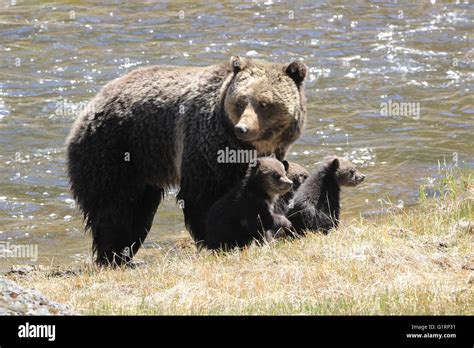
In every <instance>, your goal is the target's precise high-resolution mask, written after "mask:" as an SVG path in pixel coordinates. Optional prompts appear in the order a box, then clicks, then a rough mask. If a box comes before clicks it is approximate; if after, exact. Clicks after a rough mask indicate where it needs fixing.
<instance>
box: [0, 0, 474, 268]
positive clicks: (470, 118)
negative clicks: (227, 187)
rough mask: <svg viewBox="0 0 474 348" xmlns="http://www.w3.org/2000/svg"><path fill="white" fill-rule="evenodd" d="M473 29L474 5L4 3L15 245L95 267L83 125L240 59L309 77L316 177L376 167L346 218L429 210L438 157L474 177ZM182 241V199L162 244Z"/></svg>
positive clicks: (49, 259) (6, 235)
mask: <svg viewBox="0 0 474 348" xmlns="http://www.w3.org/2000/svg"><path fill="white" fill-rule="evenodd" d="M473 20H474V5H473V4H469V2H468V1H464V0H460V1H451V2H442V3H439V2H438V1H434V0H432V1H425V0H422V1H416V2H413V3H408V2H407V3H405V2H402V1H400V3H397V1H390V2H389V1H351V2H347V3H345V2H342V1H298V2H278V1H271V0H267V1H253V2H237V1H229V2H225V3H221V4H217V3H213V2H211V1H203V2H197V1H179V2H177V3H171V2H170V3H154V2H152V1H144V2H143V1H142V2H139V1H110V2H108V5H106V6H105V5H104V4H101V3H100V2H98V1H97V2H95V1H86V2H83V1H81V2H79V1H62V2H48V3H42V2H40V1H21V0H16V1H15V0H10V1H0V163H1V165H0V247H2V245H4V244H5V243H6V242H9V243H11V244H35V245H38V248H39V261H38V262H40V263H48V264H49V263H58V262H59V263H62V262H72V261H77V260H81V259H83V258H87V257H89V247H90V242H91V241H90V238H89V237H85V236H84V234H83V233H82V219H81V216H80V215H79V213H78V211H77V209H76V208H75V206H74V203H73V201H72V199H71V195H70V193H69V188H68V179H67V177H66V173H65V148H64V140H65V137H66V135H67V134H68V131H69V128H70V126H71V124H72V122H73V120H74V118H75V117H76V115H77V113H78V112H79V111H80V109H81V108H83V107H84V106H85V103H86V102H87V101H88V100H90V99H91V98H92V97H93V96H94V95H95V94H96V93H97V92H98V91H99V90H100V88H101V87H102V86H103V85H104V84H105V83H107V82H108V81H110V80H112V79H114V78H116V77H118V76H121V75H123V74H125V73H126V72H128V71H130V70H132V69H134V68H136V67H138V66H145V65H151V64H178V65H195V66H205V65H210V64H214V63H217V62H221V61H227V60H228V59H229V57H230V56H231V55H233V54H240V55H247V56H250V57H259V58H264V59H267V60H273V61H279V62H289V61H291V60H294V59H301V60H303V61H304V62H305V63H306V64H307V65H308V66H309V77H308V81H307V92H306V95H307V99H308V124H307V127H306V131H305V134H304V136H303V137H302V138H301V139H300V140H299V141H298V142H297V143H296V144H295V145H294V146H293V148H292V151H291V153H290V156H289V159H290V160H294V161H297V162H299V163H302V164H304V165H306V166H307V167H308V168H309V169H315V168H317V164H318V163H319V162H320V161H321V159H322V158H323V157H324V156H325V155H327V154H340V155H344V154H345V155H348V156H349V157H350V158H351V159H352V160H353V161H354V162H355V163H357V164H358V165H359V166H360V167H361V168H362V171H364V172H365V173H366V174H367V176H368V177H367V182H366V183H365V184H364V185H363V186H361V187H358V188H355V189H347V190H344V191H343V198H344V199H343V212H344V217H345V218H350V217H351V216H357V215H359V214H362V215H370V214H373V213H374V212H375V213H376V212H378V211H379V210H380V209H381V204H383V201H382V200H391V201H393V202H397V201H399V200H403V202H404V204H405V206H406V207H407V206H410V205H413V204H416V201H417V194H418V187H419V185H420V184H423V183H426V182H427V180H429V178H431V177H434V176H436V173H437V167H438V161H444V160H445V159H446V162H447V163H448V165H449V164H453V160H457V161H458V164H459V165H460V166H463V167H469V168H472V167H474V146H473V145H474V137H473V131H474V106H473V97H472V87H473V80H474V73H473V67H474V63H473V57H474V50H473V40H474V30H473V29H474V26H473ZM398 107H400V108H404V109H403V110H404V111H403V112H402V113H400V112H397V110H396V108H398ZM417 110H418V111H417ZM453 153H455V154H454V155H453ZM381 202H382V203H381ZM183 230H184V226H183V222H182V215H181V212H180V210H179V208H178V207H177V206H176V205H175V202H174V197H173V196H168V198H167V200H166V202H165V203H164V204H162V206H161V207H160V209H159V211H158V214H157V218H155V224H154V227H153V229H152V232H151V234H150V236H149V238H148V240H147V243H148V244H150V243H154V242H156V241H159V240H164V239H172V238H176V237H177V236H181V235H183V234H184V233H186V232H184V231H183ZM23 262H30V261H28V260H26V259H18V258H17V259H8V258H0V265H3V266H6V265H8V264H11V263H15V264H17V263H23Z"/></svg>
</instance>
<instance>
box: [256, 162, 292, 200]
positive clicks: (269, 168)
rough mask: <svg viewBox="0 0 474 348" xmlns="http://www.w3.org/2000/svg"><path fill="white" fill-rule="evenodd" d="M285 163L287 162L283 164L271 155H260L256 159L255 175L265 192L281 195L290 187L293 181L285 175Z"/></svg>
mask: <svg viewBox="0 0 474 348" xmlns="http://www.w3.org/2000/svg"><path fill="white" fill-rule="evenodd" d="M285 162H286V161H285ZM287 164H288V162H286V164H285V163H284V162H283V163H282V162H280V161H279V160H277V159H276V158H271V157H261V158H259V159H258V160H257V165H256V171H257V173H256V175H257V176H258V178H259V182H260V184H261V185H262V188H263V190H264V191H265V192H267V193H268V194H270V195H282V194H285V193H287V192H288V191H289V190H290V189H291V187H292V185H293V182H292V181H291V180H290V179H289V178H288V177H287V176H286V171H287V169H288V167H287Z"/></svg>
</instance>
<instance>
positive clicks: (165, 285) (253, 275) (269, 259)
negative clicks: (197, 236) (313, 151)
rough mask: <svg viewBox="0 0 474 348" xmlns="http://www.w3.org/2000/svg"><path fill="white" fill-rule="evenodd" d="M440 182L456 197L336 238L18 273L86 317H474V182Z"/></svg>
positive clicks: (187, 247)
mask: <svg viewBox="0 0 474 348" xmlns="http://www.w3.org/2000/svg"><path fill="white" fill-rule="evenodd" d="M440 188H441V192H447V197H444V198H437V199H422V202H421V204H420V205H419V206H418V207H416V208H412V209H410V210H404V211H398V212H397V211H395V212H393V213H390V214H388V215H385V216H383V217H378V218H376V219H370V220H369V219H362V218H361V219H357V220H353V221H346V222H345V223H344V224H343V225H342V226H341V228H340V229H339V230H337V231H335V232H333V233H332V234H330V235H328V236H323V235H320V234H311V235H309V236H308V237H307V238H302V239H299V240H293V241H279V242H277V243H275V244H271V245H264V246H261V247H258V246H252V247H250V248H248V249H246V250H243V251H240V252H239V251H235V252H232V253H228V254H213V253H211V252H207V251H203V252H197V251H196V249H195V248H194V246H192V243H190V242H189V241H183V242H181V243H178V244H175V245H172V246H170V247H161V248H148V249H145V250H143V251H142V252H141V253H140V255H139V256H140V257H141V258H142V259H145V260H146V262H145V264H144V265H142V266H139V267H137V268H135V269H126V268H124V269H118V270H111V269H105V270H98V269H96V268H95V267H94V266H91V265H84V266H82V267H81V268H80V269H79V273H78V274H77V275H68V274H63V273H61V272H60V273H59V276H58V275H57V274H56V275H55V276H53V275H52V274H51V271H37V272H31V273H30V274H29V275H27V276H26V277H25V276H23V277H21V276H13V275H12V276H11V277H13V278H15V280H16V281H18V282H19V283H21V284H22V285H24V286H32V285H34V287H35V288H37V289H39V290H40V291H42V292H43V293H44V294H45V295H46V296H48V297H50V298H51V299H53V300H55V301H59V302H63V303H66V304H69V305H70V306H71V307H72V308H74V309H75V310H77V311H79V312H80V313H83V314H139V315H143V314H329V315H334V314H470V315H472V314H474V291H473V287H474V277H473V269H474V253H473V249H472V246H473V241H474V240H473V239H474V231H473V226H472V225H471V226H466V223H462V222H461V223H460V221H463V220H464V221H471V222H472V221H474V212H473V202H474V182H473V178H472V176H466V175H461V176H459V177H457V178H454V176H453V177H451V178H449V177H448V180H445V182H442V183H441V185H440ZM422 197H423V196H422ZM75 267H76V268H77V266H75ZM62 268H63V269H66V268H67V267H62Z"/></svg>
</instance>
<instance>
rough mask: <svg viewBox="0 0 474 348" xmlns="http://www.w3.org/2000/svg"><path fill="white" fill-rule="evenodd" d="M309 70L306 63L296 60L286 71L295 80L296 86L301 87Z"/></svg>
mask: <svg viewBox="0 0 474 348" xmlns="http://www.w3.org/2000/svg"><path fill="white" fill-rule="evenodd" d="M307 70H308V68H307V67H306V65H305V64H304V63H302V62H299V61H294V62H291V63H290V64H289V65H288V66H287V67H286V69H285V72H286V74H287V75H288V76H289V77H291V79H292V80H293V81H295V83H296V86H298V88H299V87H300V86H301V84H302V83H303V81H304V80H305V78H306V72H307Z"/></svg>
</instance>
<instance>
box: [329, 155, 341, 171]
mask: <svg viewBox="0 0 474 348" xmlns="http://www.w3.org/2000/svg"><path fill="white" fill-rule="evenodd" d="M329 169H330V170H331V172H335V171H336V170H338V169H339V159H338V158H337V157H333V158H332V159H330V162H329Z"/></svg>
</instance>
